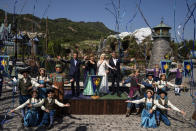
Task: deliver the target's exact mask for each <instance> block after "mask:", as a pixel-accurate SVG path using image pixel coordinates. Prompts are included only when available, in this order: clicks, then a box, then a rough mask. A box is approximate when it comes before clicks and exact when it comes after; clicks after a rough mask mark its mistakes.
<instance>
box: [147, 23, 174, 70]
mask: <svg viewBox="0 0 196 131" xmlns="http://www.w3.org/2000/svg"><path fill="white" fill-rule="evenodd" d="M170 29H171V27H169V26H168V25H166V24H164V23H163V21H161V23H160V24H159V25H157V26H155V27H154V28H153V30H154V32H153V33H152V38H153V47H152V54H151V57H150V62H149V65H148V67H149V68H153V67H154V65H155V64H159V63H160V61H161V60H163V59H165V56H166V55H167V54H170V53H171V51H172V49H171V47H170V36H171V34H170V33H169V30H170Z"/></svg>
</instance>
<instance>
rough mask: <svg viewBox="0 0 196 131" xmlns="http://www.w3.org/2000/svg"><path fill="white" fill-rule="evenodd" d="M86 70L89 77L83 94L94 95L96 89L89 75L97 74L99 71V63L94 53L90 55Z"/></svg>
mask: <svg viewBox="0 0 196 131" xmlns="http://www.w3.org/2000/svg"><path fill="white" fill-rule="evenodd" d="M85 68H86V71H87V77H86V80H85V84H84V91H83V95H90V96H91V95H94V93H95V90H96V89H93V86H92V84H91V78H90V76H89V75H96V71H97V63H96V62H95V59H94V55H90V60H89V61H88V62H87V63H86V66H85Z"/></svg>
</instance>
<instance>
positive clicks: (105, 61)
mask: <svg viewBox="0 0 196 131" xmlns="http://www.w3.org/2000/svg"><path fill="white" fill-rule="evenodd" d="M105 64H106V66H107V67H108V68H110V69H112V70H113V69H114V68H113V67H111V66H110V65H109V64H108V62H107V61H105Z"/></svg>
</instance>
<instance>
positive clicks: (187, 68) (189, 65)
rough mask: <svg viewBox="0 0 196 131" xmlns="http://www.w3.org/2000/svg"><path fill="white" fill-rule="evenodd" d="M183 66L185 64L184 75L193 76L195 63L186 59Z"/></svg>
mask: <svg viewBox="0 0 196 131" xmlns="http://www.w3.org/2000/svg"><path fill="white" fill-rule="evenodd" d="M183 66H184V76H185V77H187V76H191V72H192V70H193V64H192V62H191V60H184V62H183Z"/></svg>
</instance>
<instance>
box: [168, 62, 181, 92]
mask: <svg viewBox="0 0 196 131" xmlns="http://www.w3.org/2000/svg"><path fill="white" fill-rule="evenodd" d="M170 72H176V79H175V84H176V85H178V86H176V87H175V89H174V93H175V95H180V89H181V87H182V86H183V85H182V78H183V72H184V70H183V69H182V64H181V63H180V64H178V68H177V69H171V70H170Z"/></svg>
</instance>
